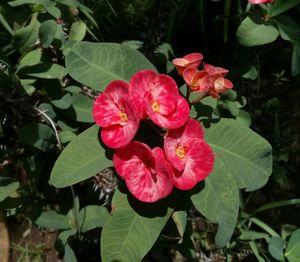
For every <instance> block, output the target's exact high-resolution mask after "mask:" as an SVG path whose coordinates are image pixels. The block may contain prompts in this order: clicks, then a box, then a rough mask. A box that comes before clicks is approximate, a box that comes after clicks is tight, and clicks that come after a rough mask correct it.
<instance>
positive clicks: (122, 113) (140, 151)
mask: <svg viewBox="0 0 300 262" xmlns="http://www.w3.org/2000/svg"><path fill="white" fill-rule="evenodd" d="M202 59H203V56H202V55H201V54H199V53H193V54H190V55H187V56H185V57H183V58H178V59H174V60H173V63H174V64H175V66H176V68H177V70H178V72H179V74H180V75H182V76H183V78H184V79H185V81H186V82H187V84H188V85H189V86H190V88H191V90H192V91H201V92H208V93H209V94H210V95H213V96H215V97H216V96H217V94H219V93H220V92H223V91H224V88H225V89H228V88H231V87H232V84H231V85H230V84H229V83H231V82H230V81H229V80H227V79H225V78H224V76H225V75H226V74H227V73H228V70H226V69H223V68H218V67H214V66H211V65H208V64H206V65H204V69H203V70H201V71H199V70H198V69H197V67H198V66H199V65H200V63H201V62H202ZM206 82H207V83H206ZM208 82H209V84H208ZM203 83H205V84H203ZM204 86H205V87H204ZM229 86H230V87H229ZM189 114H190V107H189V104H188V102H187V100H186V99H185V98H184V97H182V96H181V95H180V94H179V90H178V86H177V84H176V82H175V81H174V80H173V79H172V78H171V77H170V76H168V75H165V74H159V73H157V72H155V71H152V70H142V71H139V72H137V73H136V74H135V75H133V76H132V78H131V79H130V81H129V83H127V82H125V81H122V80H115V81H112V82H111V83H110V84H109V85H108V86H107V87H106V89H105V90H104V92H103V93H102V94H100V95H99V96H98V97H97V98H96V100H95V102H94V106H93V116H94V119H95V122H96V124H98V125H99V126H100V127H101V139H102V141H103V143H104V144H105V145H106V146H108V147H110V148H112V149H115V152H114V155H113V163H114V167H115V169H116V171H117V173H118V174H119V176H121V177H122V178H123V179H124V180H125V183H126V185H127V188H128V189H129V191H130V192H131V193H132V195H134V196H135V197H136V198H137V199H139V200H141V201H144V202H155V201H157V200H159V199H161V198H164V197H166V196H168V195H169V194H170V193H171V192H172V189H173V187H176V188H178V189H181V190H188V189H191V188H193V187H194V186H195V185H196V184H197V183H198V182H200V181H202V180H204V179H205V178H206V177H207V176H208V175H209V174H210V173H211V171H212V170H213V165H214V155H213V152H212V150H211V148H210V146H209V145H208V144H207V143H206V142H205V141H204V131H203V128H202V126H201V124H200V123H199V122H198V121H197V120H195V119H191V118H190V117H189ZM140 121H151V122H152V123H154V124H155V125H156V126H158V127H160V128H162V130H164V131H165V135H164V137H163V141H164V142H163V145H162V147H155V148H153V149H151V148H150V147H149V146H148V145H147V144H145V143H142V142H140V141H136V140H134V137H135V135H136V133H137V132H138V130H139V127H140Z"/></svg>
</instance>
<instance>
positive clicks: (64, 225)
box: [34, 210, 71, 229]
mask: <svg viewBox="0 0 300 262" xmlns="http://www.w3.org/2000/svg"><path fill="white" fill-rule="evenodd" d="M34 222H35V223H36V224H37V225H38V226H39V227H45V228H48V229H69V228H70V227H71V226H70V224H69V219H68V217H67V216H64V215H60V214H58V213H57V212H55V211H53V210H52V211H44V212H42V214H41V215H40V216H39V217H38V218H37V219H36V220H35V221H34Z"/></svg>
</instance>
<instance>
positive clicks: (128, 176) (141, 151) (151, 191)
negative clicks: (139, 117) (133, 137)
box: [113, 141, 173, 202]
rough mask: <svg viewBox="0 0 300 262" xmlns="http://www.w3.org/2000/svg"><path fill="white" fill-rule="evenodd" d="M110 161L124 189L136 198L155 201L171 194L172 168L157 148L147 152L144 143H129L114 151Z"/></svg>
mask: <svg viewBox="0 0 300 262" xmlns="http://www.w3.org/2000/svg"><path fill="white" fill-rule="evenodd" d="M113 162H114V166H115V168H116V171H117V173H118V174H119V175H120V176H121V177H123V178H124V179H125V182H126V185H127V188H128V190H129V191H130V192H131V194H132V195H134V196H135V197H136V198H137V199H139V200H141V201H144V202H155V201H157V200H159V199H161V198H164V197H166V196H168V195H169V194H170V193H171V191H172V188H173V184H172V181H171V176H172V167H171V165H170V164H169V163H168V161H167V160H166V159H165V156H164V152H163V150H162V149H161V148H159V147H156V148H154V149H153V150H151V149H150V148H149V147H148V146H147V145H146V144H143V143H140V142H137V141H133V142H131V143H130V144H129V145H128V146H126V147H123V148H121V149H117V150H116V152H115V154H114V156H113Z"/></svg>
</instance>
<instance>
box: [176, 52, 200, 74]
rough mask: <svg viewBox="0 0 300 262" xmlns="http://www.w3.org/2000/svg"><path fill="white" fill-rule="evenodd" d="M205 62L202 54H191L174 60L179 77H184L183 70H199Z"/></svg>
mask: <svg viewBox="0 0 300 262" xmlns="http://www.w3.org/2000/svg"><path fill="white" fill-rule="evenodd" d="M202 60H203V55H202V54H200V53H191V54H188V55H186V56H184V57H182V58H175V59H173V61H172V63H173V65H174V66H175V67H176V69H177V72H178V74H179V75H182V73H183V70H184V69H186V68H188V67H191V68H197V67H198V66H199V65H200V64H201V62H202Z"/></svg>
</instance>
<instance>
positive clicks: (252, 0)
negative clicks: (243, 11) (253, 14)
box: [248, 0, 273, 5]
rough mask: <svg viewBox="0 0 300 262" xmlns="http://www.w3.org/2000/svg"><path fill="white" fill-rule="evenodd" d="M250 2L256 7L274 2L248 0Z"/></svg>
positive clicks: (270, 0)
mask: <svg viewBox="0 0 300 262" xmlns="http://www.w3.org/2000/svg"><path fill="white" fill-rule="evenodd" d="M248 2H249V3H251V4H254V5H259V4H266V3H272V2H273V0H248Z"/></svg>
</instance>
